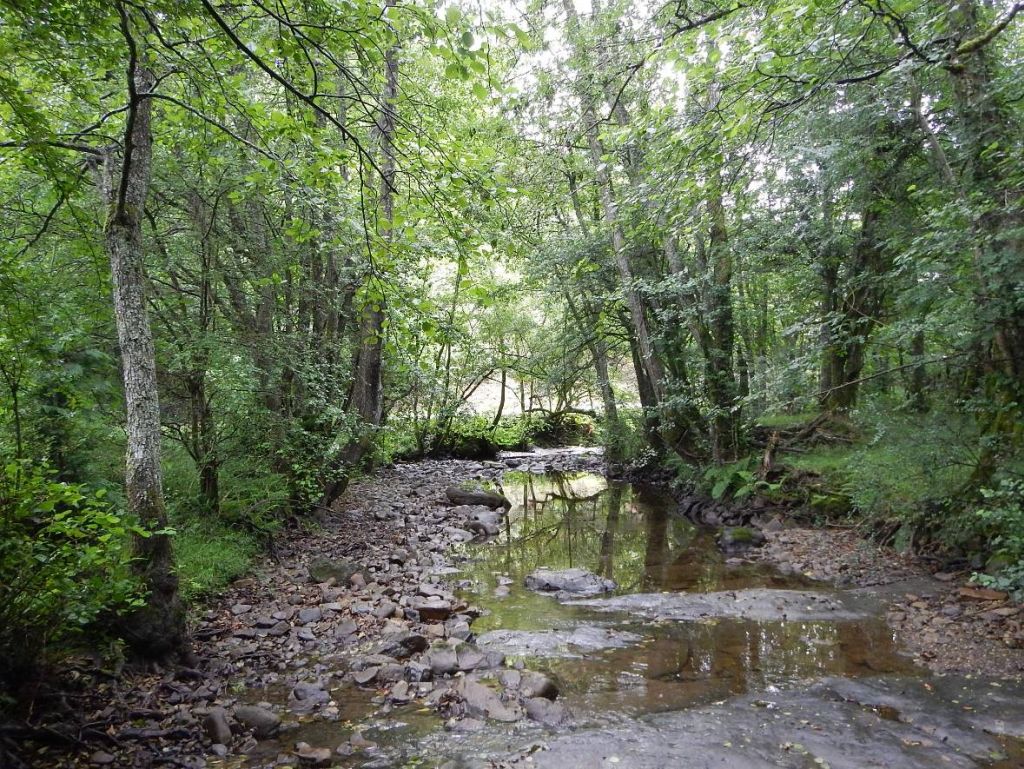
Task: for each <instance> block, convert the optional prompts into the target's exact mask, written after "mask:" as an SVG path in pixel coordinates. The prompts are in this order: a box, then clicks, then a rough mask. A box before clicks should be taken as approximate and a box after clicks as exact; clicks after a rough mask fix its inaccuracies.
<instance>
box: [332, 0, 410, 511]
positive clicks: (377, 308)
mask: <svg viewBox="0 0 1024 769" xmlns="http://www.w3.org/2000/svg"><path fill="white" fill-rule="evenodd" d="M387 5H388V6H389V7H390V6H393V5H394V0H388V3H387ZM398 50H399V44H398V42H397V41H396V42H394V43H392V44H391V45H390V46H388V48H387V50H386V51H385V53H384V91H383V94H382V98H381V109H380V113H379V114H378V116H377V137H378V139H379V142H380V149H381V160H380V164H379V166H380V195H379V202H378V206H379V214H378V218H377V221H378V223H381V222H383V224H378V227H379V230H378V236H379V240H380V243H381V247H382V248H383V249H385V250H389V249H390V248H391V245H392V240H393V238H394V230H393V227H392V224H391V222H392V219H393V217H394V188H395V172H396V163H395V144H394V142H395V124H396V121H395V109H396V103H397V101H398ZM370 280H372V278H368V279H367V286H368V285H369V283H370ZM364 288H365V286H364ZM364 300H365V306H364V307H363V309H362V312H361V314H360V322H359V331H358V345H359V346H358V350H357V352H356V358H355V365H354V375H353V380H352V390H351V393H350V395H349V400H348V403H347V405H346V411H347V412H348V413H349V414H353V415H355V416H356V418H357V420H356V422H357V427H356V430H357V433H356V435H355V436H353V438H351V439H350V440H349V442H348V445H347V446H346V447H345V448H344V449H343V450H342V451H341V453H340V455H339V457H338V459H337V460H336V461H335V462H334V463H332V470H333V471H334V475H335V476H336V477H334V478H330V479H328V482H327V484H326V486H325V488H324V492H323V495H322V496H321V498H320V501H319V503H318V505H319V506H321V507H330V505H331V504H332V503H333V502H334V501H335V500H336V499H337V498H338V497H339V496H341V494H342V493H343V492H344V491H345V488H346V486H347V485H348V475H349V473H350V471H351V469H352V468H353V467H355V466H356V465H358V464H359V463H360V462H361V461H362V460H363V458H364V457H365V456H366V454H367V453H368V452H369V451H370V449H371V448H372V447H373V442H374V440H375V438H376V434H377V428H378V427H379V426H380V423H381V418H382V416H383V392H382V364H383V353H384V318H385V316H384V296H383V294H380V295H378V296H372V295H371V296H366V297H364Z"/></svg>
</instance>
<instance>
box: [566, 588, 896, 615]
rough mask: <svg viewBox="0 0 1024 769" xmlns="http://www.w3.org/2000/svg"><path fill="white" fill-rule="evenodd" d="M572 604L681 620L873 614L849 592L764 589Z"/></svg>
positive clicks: (634, 596) (868, 603)
mask: <svg viewBox="0 0 1024 769" xmlns="http://www.w3.org/2000/svg"><path fill="white" fill-rule="evenodd" d="M571 603H572V604H573V605H574V606H587V607H589V608H592V609H596V610H597V611H616V612H625V613H627V614H633V615H637V616H640V617H644V618H647V619H668V620H680V621H687V620H689V621H693V620H701V619H746V620H755V621H760V622H773V621H774V622H780V621H784V620H794V621H797V622H814V621H822V620H855V619H863V618H865V617H869V616H872V615H874V614H875V613H877V607H876V606H875V604H874V602H873V601H871V600H868V599H865V598H858V597H856V596H851V595H848V594H840V593H817V592H813V591H809V590H770V589H768V588H752V589H750V590H728V591H722V592H717V593H633V594H632V595H620V596H614V597H611V598H592V599H589V600H580V601H572V602H571Z"/></svg>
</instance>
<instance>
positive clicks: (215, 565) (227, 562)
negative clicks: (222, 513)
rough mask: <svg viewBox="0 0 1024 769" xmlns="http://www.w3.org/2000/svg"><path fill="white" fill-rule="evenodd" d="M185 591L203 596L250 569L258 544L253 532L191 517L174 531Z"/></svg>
mask: <svg viewBox="0 0 1024 769" xmlns="http://www.w3.org/2000/svg"><path fill="white" fill-rule="evenodd" d="M174 547H175V555H176V557H177V564H178V578H179V580H180V582H181V592H182V595H183V596H184V597H185V598H186V599H189V600H195V599H202V598H205V597H208V596H211V595H214V594H216V593H217V592H219V591H221V590H223V589H224V588H225V587H226V586H227V585H228V583H230V582H231V581H232V580H234V579H237V578H238V577H241V576H243V575H244V574H246V573H247V572H248V571H249V568H250V566H251V565H252V561H253V558H254V557H255V556H256V553H257V552H258V551H259V547H258V545H257V543H256V542H255V540H254V539H253V538H252V536H250V535H248V534H246V533H244V532H241V531H238V530H237V529H232V528H230V527H227V526H224V525H223V524H219V523H217V522H215V521H192V522H189V523H187V524H184V525H181V526H179V527H178V529H177V533H176V534H175V535H174Z"/></svg>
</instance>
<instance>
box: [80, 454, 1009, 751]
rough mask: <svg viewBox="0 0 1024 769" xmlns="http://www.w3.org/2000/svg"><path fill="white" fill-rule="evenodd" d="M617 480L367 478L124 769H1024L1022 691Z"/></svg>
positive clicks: (581, 466) (866, 603) (535, 473)
mask: <svg viewBox="0 0 1024 769" xmlns="http://www.w3.org/2000/svg"><path fill="white" fill-rule="evenodd" d="M599 467H600V456H599V455H596V454H595V453H593V452H592V451H575V452H573V451H569V452H565V451H563V452H551V451H548V452H543V453H538V454H516V455H510V456H507V457H504V458H502V460H501V461H498V462H458V461H440V462H421V463H416V464H410V465H399V466H397V467H394V468H389V469H385V470H383V471H381V473H379V474H378V475H377V476H375V477H372V478H368V479H364V480H362V481H359V482H357V483H355V484H353V486H352V487H351V488H350V489H349V490H348V492H347V493H346V495H345V497H344V499H343V500H342V502H341V505H340V506H339V509H338V510H336V511H334V512H333V513H332V514H331V515H327V516H325V517H324V518H323V520H322V521H321V526H320V527H319V528H317V529H314V530H310V531H308V532H296V533H294V534H292V535H289V537H288V539H287V541H286V542H283V543H282V544H281V547H280V552H281V554H282V558H281V562H280V563H279V564H269V563H268V564H267V566H266V568H265V570H264V571H262V572H261V573H259V574H257V575H256V576H255V577H253V578H251V579H247V580H241V581H239V582H238V583H236V585H235V586H234V588H233V589H232V590H231V591H229V593H228V594H227V595H225V596H224V597H223V599H222V601H221V602H220V603H219V605H218V606H216V607H213V608H211V610H210V611H208V612H207V614H206V615H204V617H203V618H202V619H201V622H200V626H199V629H198V636H199V638H200V639H201V643H200V649H199V651H200V653H201V654H202V655H203V656H205V658H206V660H207V662H206V663H205V668H204V671H205V677H204V678H202V679H201V680H195V681H191V680H190V681H187V682H181V681H173V680H167V681H164V682H163V683H160V684H159V686H160V688H161V691H171V692H173V695H172V696H173V697H175V698H176V699H175V700H174V701H173V702H167V703H166V708H165V710H161V711H160V713H159V716H154V717H153V718H152V719H151V720H152V721H153V722H154V723H155V724H157V725H160V726H161V727H162V728H163V729H164V730H165V731H164V732H161V733H162V734H164V735H175V736H166V737H164V738H161V737H157V738H153V739H151V740H149V741H148V742H146V743H142V744H140V743H139V742H129V741H128V740H126V739H122V740H121V743H122V744H128V745H131V746H132V747H131V748H130V750H133V751H135V752H134V753H130V752H128V751H129V749H124V750H119V751H118V755H116V756H113V762H115V763H116V765H123V766H134V765H147V764H145V762H146V761H149V762H150V764H152V763H153V761H152V756H153V755H157V754H159V755H162V756H164V757H166V756H171V757H174V758H175V763H176V764H177V765H180V766H189V767H195V768H196V769H198V768H199V767H202V766H209V767H224V769H236V768H238V769H240V768H241V767H268V768H269V767H279V766H298V767H306V766H340V767H366V768H369V767H400V766H424V767H442V766H444V767H468V766H494V767H501V766H523V767H525V766H550V767H558V769H569V768H570V767H580V768H581V769H583V768H584V767H587V768H588V769H589V767H602V766H608V767H612V766H617V767H638V768H640V767H643V768H646V767H661V766H686V767H704V766H708V767H711V766H714V767H729V768H730V769H732V768H733V767H736V768H737V769H742V768H743V767H767V766H781V767H794V769H795V768H797V767H799V769H805V768H806V769H815V768H816V767H824V766H828V767H831V768H832V769H838V768H839V767H851V768H852V767H857V769H861V767H875V766H877V767H885V769H900V767H908V768H909V769H918V768H919V767H920V768H921V769H924V767H932V766H950V767H974V766H979V767H981V766H991V767H999V769H1007V768H1008V767H1011V766H1022V765H1024V763H1022V762H1020V761H1018V759H1022V758H1024V752H1021V750H1020V743H1019V742H1017V741H1016V738H1017V737H1021V736H1024V715H1022V714H1021V712H1020V711H1021V710H1022V708H1021V707H1020V698H1019V693H1018V692H1017V691H1016V690H1013V689H1011V688H1010V687H1009V686H1007V687H1005V688H1000V687H999V686H990V685H989V684H987V683H986V682H984V681H980V680H975V681H964V680H959V679H958V680H953V679H932V678H930V677H928V674H927V673H926V671H924V670H923V669H921V668H919V667H916V666H915V665H914V664H913V662H912V661H911V660H910V659H909V658H908V657H907V656H904V655H903V654H901V653H900V646H899V644H898V641H897V638H896V637H895V636H894V633H893V631H892V630H891V628H890V626H889V625H888V624H886V618H885V611H884V607H885V605H886V598H887V597H886V596H885V595H884V594H883V593H882V592H878V591H875V592H871V591H867V592H865V591H850V590H835V589H830V588H828V587H827V586H825V585H824V584H823V583H821V582H815V581H812V580H811V579H808V578H807V577H806V576H804V575H803V574H801V573H799V570H797V569H789V570H787V571H788V573H783V572H782V571H780V570H779V569H777V568H776V567H775V566H773V565H771V564H769V563H764V562H755V561H754V560H752V558H754V557H756V552H757V551H756V550H753V551H751V552H750V553H748V552H747V551H746V550H745V549H744V550H743V551H742V552H737V550H736V549H735V548H726V549H727V550H728V551H729V552H728V554H726V553H725V552H723V549H722V548H721V547H720V544H721V543H720V542H716V532H715V530H713V529H708V528H701V527H697V526H695V525H694V524H692V523H690V522H689V521H687V520H685V519H684V518H682V517H680V516H677V515H675V514H674V513H675V507H676V506H675V505H674V503H673V502H672V500H671V499H670V498H669V497H667V496H666V495H663V494H660V493H658V492H656V491H653V490H651V489H645V488H642V487H632V486H629V485H625V484H618V483H609V482H608V481H606V480H605V479H604V478H603V477H601V476H600V475H597V474H594V473H593V472H580V471H581V470H586V471H593V470H595V469H598V468H599ZM553 470H561V471H564V472H561V473H553V472H552V471H553ZM453 488H456V489H469V490H470V492H469V493H468V494H463V493H462V492H461V491H453ZM481 492H486V493H485V494H481ZM502 500H507V502H508V504H507V505H506V504H505V502H503V501H502ZM531 577H532V579H531ZM541 583H543V584H541ZM581 587H582V588H583V589H582V590H581V589H578V588H581ZM531 588H533V589H531ZM538 588H539V589H538ZM588 593H589V594H590V595H591V597H589V598H581V597H580V596H581V595H585V594H588ZM162 707H163V705H162ZM154 712H156V711H154ZM171 729H174V730H175V731H171ZM117 734H118V735H120V736H121V737H124V734H122V733H120V732H119V733H117ZM181 735H188V736H187V738H182V737H181ZM115 736H117V735H115ZM93 750H95V748H94V749H93ZM102 758H105V756H104V757H102ZM817 759H820V760H817ZM1014 761H1018V763H1013V762H1014ZM84 763H88V757H86V759H85V761H84ZM96 763H97V764H98V763H99V762H96Z"/></svg>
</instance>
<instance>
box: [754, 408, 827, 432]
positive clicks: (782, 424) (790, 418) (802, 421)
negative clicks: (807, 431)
mask: <svg viewBox="0 0 1024 769" xmlns="http://www.w3.org/2000/svg"><path fill="white" fill-rule="evenodd" d="M820 413H821V412H818V411H801V412H798V413H796V414H762V415H761V416H759V417H758V418H757V419H756V420H755V424H757V425H758V426H759V427H766V428H768V429H771V430H785V429H787V428H790V427H802V426H803V425H806V424H807V423H808V422H813V421H814V419H815V418H816V417H818V416H819V415H820Z"/></svg>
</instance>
